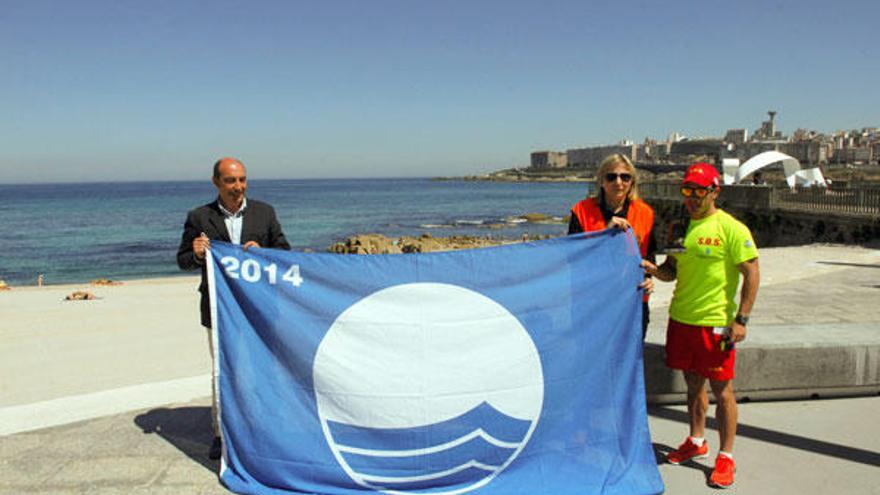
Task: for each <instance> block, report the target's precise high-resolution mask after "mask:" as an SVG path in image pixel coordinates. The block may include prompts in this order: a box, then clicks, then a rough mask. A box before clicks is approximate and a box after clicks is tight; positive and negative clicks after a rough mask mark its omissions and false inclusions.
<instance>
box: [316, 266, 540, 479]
mask: <svg viewBox="0 0 880 495" xmlns="http://www.w3.org/2000/svg"><path fill="white" fill-rule="evenodd" d="M314 379H315V396H316V400H317V406H318V415H319V417H320V419H321V424H322V428H323V431H324V436H325V438H326V440H327V443H328V445H329V446H330V448H331V450H332V452H333V454H334V456H335V457H336V459H337V461H338V462H339V464H340V466H341V467H342V469H343V470H344V471H345V472H346V474H348V476H349V477H350V478H351V479H352V480H353V481H355V482H356V483H358V484H359V485H361V486H363V487H366V488H370V489H373V490H379V491H383V492H385V493H391V494H396V493H404V492H405V493H432V494H447V495H455V494H460V493H464V492H467V491H470V490H473V489H475V488H478V487H480V486H483V485H485V484H487V483H489V482H491V481H492V480H493V479H494V478H495V477H496V476H498V475H499V474H500V473H501V472H502V471H503V470H504V469H505V468H506V467H507V466H509V465H510V463H511V462H513V461H514V459H515V458H516V457H517V455H519V453H520V452H522V450H523V449H524V448H525V446H526V444H527V443H528V441H529V438H530V437H531V435H532V433H533V432H534V430H535V427H536V426H537V424H538V420H539V416H540V411H541V408H542V405H543V393H544V382H543V374H542V369H541V363H540V358H539V356H538V351H537V349H536V348H535V345H534V342H533V341H532V339H531V337H530V336H529V334H528V332H527V331H526V330H525V328H523V326H522V325H521V324H520V322H519V320H518V319H517V318H516V317H514V316H513V315H512V314H511V313H510V312H509V311H507V310H506V309H505V308H504V307H503V306H501V305H500V304H498V303H497V302H495V301H493V300H492V299H489V298H488V297H486V296H484V295H482V294H480V293H477V292H475V291H472V290H469V289H465V288H463V287H459V286H454V285H447V284H435V283H414V284H403V285H398V286H394V287H390V288H387V289H383V290H380V291H377V292H375V293H373V294H371V295H369V296H367V297H365V298H363V299H361V300H360V301H358V302H356V303H355V304H353V305H352V306H350V307H349V308H348V309H346V310H345V311H344V312H343V313H342V314H340V315H339V317H338V318H337V319H336V321H334V322H333V324H332V325H331V327H330V330H329V331H328V332H327V334H326V335H325V337H324V340H322V342H321V344H320V346H319V348H318V352H317V355H316V357H315V361H314Z"/></svg>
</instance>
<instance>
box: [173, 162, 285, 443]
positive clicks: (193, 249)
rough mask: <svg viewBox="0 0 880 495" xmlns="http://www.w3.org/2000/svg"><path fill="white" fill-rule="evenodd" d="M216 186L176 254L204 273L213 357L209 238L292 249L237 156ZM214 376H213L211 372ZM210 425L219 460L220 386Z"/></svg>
mask: <svg viewBox="0 0 880 495" xmlns="http://www.w3.org/2000/svg"><path fill="white" fill-rule="evenodd" d="M212 182H213V183H214V186H215V187H216V188H217V199H216V200H215V201H213V202H212V203H208V204H206V205H204V206H200V207H198V208H196V209H194V210H192V211H190V212H189V214H188V215H187V217H186V223H185V224H184V226H183V235H182V236H181V239H180V248H178V250H177V265H178V266H180V268H181V269H182V270H195V269H201V271H202V282H201V284H200V285H199V292H201V294H202V299H201V317H202V325H203V326H204V327H205V328H207V329H208V345H209V349H210V350H211V358H212V360H213V358H214V347H213V338H212V334H211V302H210V300H209V297H208V278H207V271H206V269H205V256H206V253H207V250H208V249H209V248H210V247H211V240H212V239H214V240H218V241H225V242H231V243H233V244H240V245H241V246H242V248H243V249H245V250H247V249H249V248H252V247H255V248H280V249H290V244H288V243H287V239H285V238H284V232H282V231H281V225H280V224H279V223H278V220H277V219H276V218H275V210H274V209H273V208H272V207H271V206H270V205H268V204H266V203H262V202H260V201H255V200H248V199H247V198H246V197H245V193H246V192H247V170H245V168H244V165H243V164H242V163H241V162H240V161H238V160H237V159H235V158H221V159H220V160H217V163H215V164H214V177H213V179H212ZM212 375H213V373H212ZM212 391H213V392H214V394H213V400H212V401H211V426H212V427H213V429H214V441H213V442H212V443H211V448H210V450H209V451H208V457H209V458H211V459H219V458H220V454H221V442H220V425H219V422H218V417H217V396H216V384H214V386H212Z"/></svg>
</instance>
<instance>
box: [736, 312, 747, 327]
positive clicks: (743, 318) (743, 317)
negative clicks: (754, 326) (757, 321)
mask: <svg viewBox="0 0 880 495" xmlns="http://www.w3.org/2000/svg"><path fill="white" fill-rule="evenodd" d="M733 321H735V322H737V323H739V324H740V325H742V326H746V325H748V324H749V317H748V316H746V315H743V314H740V313H737V314H736V317H735V318H734V319H733Z"/></svg>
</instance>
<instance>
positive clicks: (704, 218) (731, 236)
mask: <svg viewBox="0 0 880 495" xmlns="http://www.w3.org/2000/svg"><path fill="white" fill-rule="evenodd" d="M720 186H721V184H720V177H719V174H718V170H716V169H715V167H714V166H712V165H710V164H708V163H697V164H694V165H692V166H691V167H690V168H688V170H687V172H686V173H685V177H684V181H683V182H682V186H681V194H682V196H683V197H684V206H685V207H686V208H687V210H688V213H689V214H690V218H691V220H690V225H688V230H687V234H686V235H685V239H684V247H685V250H684V252H683V253H680V254H675V255H669V256H667V257H666V261H665V262H664V263H663V264H662V265H660V266H659V267H657V266H656V265H654V264H652V263H650V262H649V261H645V262H643V266H644V267H645V270H646V272H647V273H648V274H651V275H654V276H656V277H657V278H658V279H660V280H662V281H664V282H671V281H673V280H676V284H675V290H674V292H673V294H672V303H671V304H670V306H669V324H668V328H667V331H666V365H667V366H669V367H670V368H673V369H680V370H682V371H683V372H684V378H685V382H686V383H687V388H688V395H687V399H688V416H689V417H690V436H689V437H688V438H687V439H686V440H685V441H684V443H682V444H681V445H680V446H679V447H678V449H676V450H674V451H672V452H670V453H669V454H668V455H667V456H666V459H667V460H668V461H669V462H670V463H672V464H680V463H682V462H686V461H688V460H690V459H694V458H706V457H708V456H709V445H708V443H707V442H706V440H705V438H704V431H705V427H706V410H707V409H708V408H709V397H708V395H707V393H706V381H707V380H708V382H709V387H710V388H711V389H712V393H713V394H714V395H715V400H716V403H717V406H716V412H715V417H716V419H717V420H718V430H719V435H720V437H721V446H720V447H721V449H720V451H719V453H718V456H717V458H716V460H715V469H714V470H713V471H712V474H711V476H710V477H709V484H710V485H712V486H715V487H719V488H727V487H728V486H730V485H732V484H733V477H734V473H735V471H736V465H735V463H734V461H733V441H734V438H735V436H736V424H737V407H736V397H735V396H734V393H733V378H734V365H735V363H736V349H735V348H734V346H735V344H736V343H737V342H741V341H743V340H745V338H746V325H748V321H749V313H750V312H751V310H752V306H753V305H754V303H755V298H756V297H757V295H758V285H759V284H760V278H761V276H760V271H759V270H758V249H757V247H756V246H755V241H754V240H753V239H752V233H751V232H750V231H749V229H748V227H746V226H745V225H743V224H742V223H741V222H739V221H738V220H736V219H735V218H733V217H732V216H730V215H729V214H728V213H726V212H725V211H723V210H721V209H719V208H717V207H716V206H715V200H716V199H717V198H718V194H719V192H720ZM740 274H742V276H743V284H742V290H741V291H740V301H739V307H738V308H737V303H736V300H735V299H736V291H737V286H738V285H739V275H740Z"/></svg>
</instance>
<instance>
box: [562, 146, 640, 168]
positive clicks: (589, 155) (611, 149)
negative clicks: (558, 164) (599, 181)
mask: <svg viewBox="0 0 880 495" xmlns="http://www.w3.org/2000/svg"><path fill="white" fill-rule="evenodd" d="M630 143H631V142H630ZM636 148H637V146H636V145H635V144H627V145H611V146H595V147H592V148H575V149H570V150H567V151H566V154H567V155H568V166H569V167H596V166H598V165H599V164H600V163H602V160H604V159H605V157H606V156H608V155H611V154H614V153H620V154H621V155H625V156H626V157H627V158H629V159H630V160H633V161H635V159H636Z"/></svg>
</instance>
